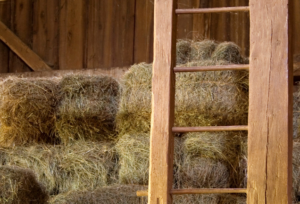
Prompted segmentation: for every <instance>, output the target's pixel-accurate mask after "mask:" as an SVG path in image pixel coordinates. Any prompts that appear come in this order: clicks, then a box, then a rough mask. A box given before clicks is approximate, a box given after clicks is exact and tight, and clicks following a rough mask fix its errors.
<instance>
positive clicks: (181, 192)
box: [136, 188, 247, 197]
mask: <svg viewBox="0 0 300 204" xmlns="http://www.w3.org/2000/svg"><path fill="white" fill-rule="evenodd" d="M222 193H247V189H246V188H191V189H172V190H171V194H173V195H184V194H222ZM136 195H137V196H138V197H146V196H148V191H137V192H136Z"/></svg>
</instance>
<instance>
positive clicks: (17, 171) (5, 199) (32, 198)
mask: <svg viewBox="0 0 300 204" xmlns="http://www.w3.org/2000/svg"><path fill="white" fill-rule="evenodd" d="M47 200H48V195H47V193H46V191H45V189H44V187H43V186H42V185H41V184H40V183H39V182H37V180H36V178H35V175H34V173H33V172H32V171H30V170H27V169H21V168H18V167H0V203H1V204H15V203H24V204H46V203H47Z"/></svg>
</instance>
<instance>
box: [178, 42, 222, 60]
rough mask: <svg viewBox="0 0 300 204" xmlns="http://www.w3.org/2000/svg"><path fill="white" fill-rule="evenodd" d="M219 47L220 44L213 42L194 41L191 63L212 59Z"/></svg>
mask: <svg viewBox="0 0 300 204" xmlns="http://www.w3.org/2000/svg"><path fill="white" fill-rule="evenodd" d="M217 46H218V44H217V43H216V42H215V41H213V40H203V41H193V43H192V44H191V57H190V60H189V61H202V60H207V59H210V58H211V55H212V53H213V52H214V51H215V49H216V47H217ZM185 63H186V62H185ZM185 63H180V64H185Z"/></svg>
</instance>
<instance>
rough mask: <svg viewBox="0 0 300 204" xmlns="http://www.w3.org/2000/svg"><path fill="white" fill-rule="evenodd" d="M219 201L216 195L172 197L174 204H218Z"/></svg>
mask: <svg viewBox="0 0 300 204" xmlns="http://www.w3.org/2000/svg"><path fill="white" fill-rule="evenodd" d="M219 200H220V199H219V196H218V195H216V194H207V195H206V194H204V195H174V196H173V203H174V204H219Z"/></svg>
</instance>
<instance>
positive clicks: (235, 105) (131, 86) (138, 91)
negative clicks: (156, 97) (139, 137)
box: [116, 60, 248, 135]
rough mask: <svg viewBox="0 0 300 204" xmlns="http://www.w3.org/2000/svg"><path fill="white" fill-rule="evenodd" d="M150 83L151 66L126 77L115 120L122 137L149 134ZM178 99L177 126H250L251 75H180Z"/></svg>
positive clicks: (141, 66)
mask: <svg viewBox="0 0 300 204" xmlns="http://www.w3.org/2000/svg"><path fill="white" fill-rule="evenodd" d="M220 63H227V64H228V62H225V61H222V62H218V64H220ZM191 64H194V65H213V64H216V62H213V61H211V60H208V61H203V62H193V63H189V64H188V65H191ZM183 66H185V65H183ZM151 80H152V65H151V64H145V63H141V64H138V65H134V66H132V67H131V68H130V70H129V71H128V72H127V73H126V74H125V76H124V78H123V82H122V87H123V91H122V96H121V102H120V105H119V111H118V113H117V120H116V122H117V129H118V131H119V133H120V135H123V134H126V133H139V132H145V133H146V132H149V131H150V124H151V89H152V86H151ZM175 98H176V99H175V125H176V126H208V125H237V124H240V125H243V124H247V118H248V72H245V71H218V72H197V73H178V74H176V96H175Z"/></svg>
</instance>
